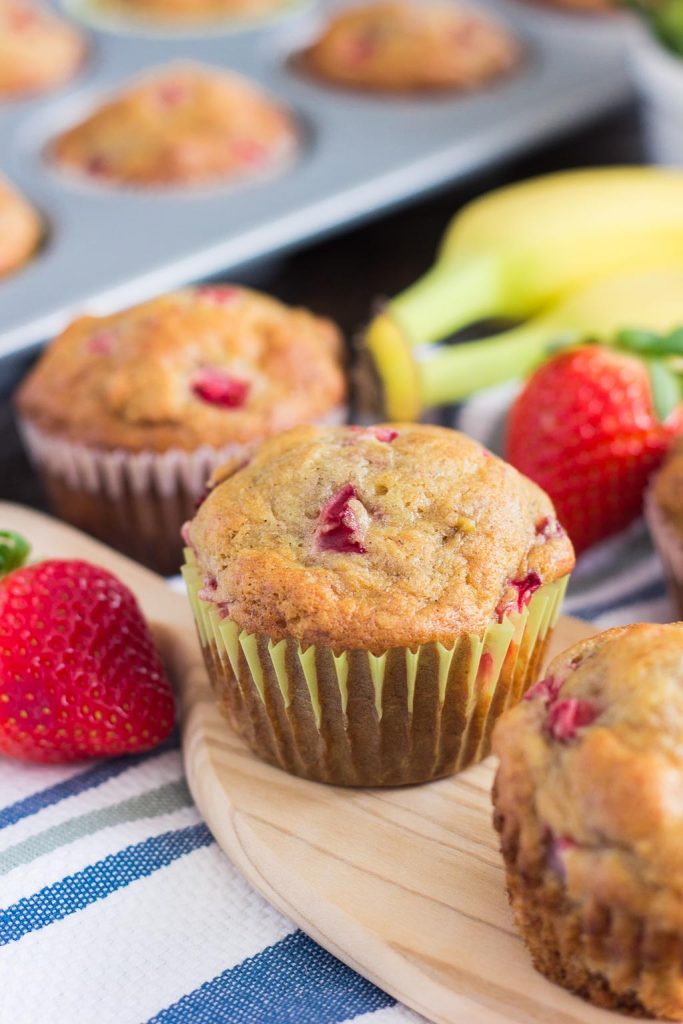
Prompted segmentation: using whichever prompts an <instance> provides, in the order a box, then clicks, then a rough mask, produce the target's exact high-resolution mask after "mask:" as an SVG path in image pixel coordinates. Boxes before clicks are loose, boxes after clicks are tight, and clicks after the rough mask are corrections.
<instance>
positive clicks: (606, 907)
mask: <svg viewBox="0 0 683 1024" xmlns="http://www.w3.org/2000/svg"><path fill="white" fill-rule="evenodd" d="M493 745H494V751H495V753H496V754H497V755H498V757H499V758H500V767H499V769H498V775H497V779H496V784H495V789H494V803H495V808H496V810H495V824H496V827H497V828H498V830H499V832H500V834H501V845H502V851H503V857H504V859H505V864H506V869H507V884H508V891H509V895H510V901H511V903H512V909H513V912H514V916H515V919H516V923H517V926H518V928H519V930H520V931H521V933H522V935H523V937H524V940H525V942H526V944H527V946H528V947H529V950H530V952H531V955H532V958H533V961H534V965H535V966H536V968H537V969H538V970H539V971H540V972H541V973H542V974H545V975H546V976H547V977H548V978H550V980H551V981H554V982H556V983H557V984H559V985H563V986H564V987H565V988H568V989H570V990H571V991H572V992H576V993H577V994H578V995H581V996H583V997H584V998H586V999H589V1000H590V1001H591V1002H593V1003H595V1004H596V1005H598V1006H603V1007H609V1008H613V1009H616V1010H621V1011H623V1012H626V1013H634V1014H639V1015H643V1014H647V1015H654V1016H657V1017H664V1018H669V1017H675V1019H676V1020H680V1019H681V1017H683V858H682V857H681V851H683V818H682V817H681V801H680V793H681V792H682V791H683V624H682V623H674V624H672V625H666V626H663V625H640V626H628V627H625V628H620V629H611V630H608V632H606V633H602V634H601V635H600V636H597V637H594V638H593V639H591V640H586V641H583V642H582V643H580V644H577V645H576V646H575V647H572V648H570V649H569V650H568V651H566V652H565V653H564V654H562V655H560V657H558V658H557V659H556V660H555V661H554V662H553V663H552V664H551V665H550V668H549V669H548V675H547V677H546V678H545V679H544V680H543V681H542V682H540V683H538V684H537V685H536V686H535V687H534V688H533V689H532V690H530V691H529V693H528V694H527V700H526V701H523V702H522V703H521V704H520V705H519V706H518V707H516V708H514V709H513V710H512V711H510V712H509V713H508V714H507V715H505V716H504V717H503V718H502V719H501V721H500V722H499V724H498V725H497V727H496V730H495V733H494V741H493Z"/></svg>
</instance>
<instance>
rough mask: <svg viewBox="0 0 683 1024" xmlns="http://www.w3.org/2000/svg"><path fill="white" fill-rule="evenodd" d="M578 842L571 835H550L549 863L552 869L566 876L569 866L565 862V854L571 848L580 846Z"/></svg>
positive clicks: (561, 876)
mask: <svg viewBox="0 0 683 1024" xmlns="http://www.w3.org/2000/svg"><path fill="white" fill-rule="evenodd" d="M578 845H579V844H578V843H577V841H576V840H575V839H572V837H571V836H555V835H552V834H551V835H550V836H549V842H548V864H549V866H550V867H551V868H552V870H553V871H554V872H555V873H556V874H557V875H559V876H560V878H564V877H565V876H566V874H567V867H566V864H565V859H564V858H565V854H566V853H568V852H569V851H570V850H575V849H576V848H577V847H578Z"/></svg>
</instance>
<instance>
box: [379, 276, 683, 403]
mask: <svg viewBox="0 0 683 1024" xmlns="http://www.w3.org/2000/svg"><path fill="white" fill-rule="evenodd" d="M679 325H683V266H675V267H669V268H664V269H660V270H651V271H648V272H635V273H634V272H631V273H628V274H621V275H618V276H615V277H610V278H606V279H604V280H601V281H597V282H594V283H592V284H590V285H589V286H587V287H584V288H580V289H578V290H577V291H576V292H575V293H574V294H572V295H569V296H566V297H565V298H563V299H562V300H561V301H559V302H558V303H557V304H556V305H555V306H554V307H552V308H551V309H549V310H545V311H544V312H542V313H540V314H538V315H537V316H536V317H533V318H532V319H530V320H529V321H527V323H525V324H522V325H521V326H520V327H516V328H514V329H512V330H509V331H503V332H502V333H500V334H496V335H492V336H489V337H487V338H481V339H479V340H477V341H470V342H463V343H461V344H457V345H453V346H441V347H440V346H432V347H429V348H423V349H411V348H410V347H409V346H407V345H405V343H404V342H403V340H402V339H401V335H400V332H396V333H394V334H393V335H392V334H389V333H383V331H384V328H383V325H380V341H383V342H384V344H385V345H386V347H387V350H386V352H382V353H381V355H382V356H384V357H385V359H386V362H385V365H390V362H391V354H390V351H389V350H391V351H393V352H400V360H399V362H398V363H397V364H396V366H397V368H399V367H400V371H399V373H397V374H394V372H393V369H392V370H391V372H389V373H388V374H387V375H386V376H385V375H383V374H380V376H381V379H382V381H383V383H384V402H385V413H386V415H387V417H388V418H390V419H396V420H405V419H416V418H417V417H418V416H419V415H420V413H421V411H422V410H423V409H425V408H430V407H432V406H435V405H442V404H445V403H449V402H456V401H459V400H460V399H462V398H465V397H466V396H467V395H469V394H471V393H472V392H473V391H476V390H478V389H480V388H483V387H490V386H492V385H494V384H500V383H502V382H503V381H505V380H509V379H511V378H513V377H521V376H524V375H525V374H527V373H528V372H529V371H530V370H532V369H533V368H534V367H535V366H536V364H537V363H538V362H539V361H540V360H542V359H543V358H544V357H545V356H546V355H547V354H549V352H550V351H551V349H552V346H553V345H554V344H563V343H564V344H571V343H576V342H579V341H583V340H590V341H600V342H603V343H609V342H610V341H612V340H614V339H615V337H616V335H617V334H618V332H619V331H620V330H622V329H625V328H639V329H643V330H649V331H655V332H667V331H670V330H672V329H673V328H675V327H677V326H679ZM373 327H374V329H375V331H376V330H377V328H376V325H373ZM397 339H398V340H397ZM376 342H377V334H375V343H376ZM387 352H389V354H388V355H387ZM411 356H412V363H410V362H409V359H410V357H411ZM376 365H379V364H378V362H377V360H376Z"/></svg>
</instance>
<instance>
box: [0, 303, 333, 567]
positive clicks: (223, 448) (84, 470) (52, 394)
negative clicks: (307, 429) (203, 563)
mask: <svg viewBox="0 0 683 1024" xmlns="http://www.w3.org/2000/svg"><path fill="white" fill-rule="evenodd" d="M341 357H342V344H341V337H340V335H339V332H338V331H337V329H336V327H335V326H334V325H333V324H332V323H331V322H330V321H328V320H323V319H321V318H319V317H316V316H313V315H312V314H311V313H308V312H306V311H305V310H301V309H291V308H288V307H287V306H284V305H282V304H281V303H279V302H276V301H275V300H274V299H270V298H267V297H266V296H265V295H260V294H258V293H256V292H252V291H247V290H244V289H240V288H236V287H229V286H211V287H204V288H196V289H188V290H186V291H182V292H178V293H176V294H173V295H167V296H165V297H163V298H159V299H155V300H154V301H152V302H147V303H145V304H144V305H142V306H137V307H135V308H134V309H129V310H126V311H125V312H122V313H118V314H115V315H114V316H109V317H103V318H96V317H91V316H86V317H81V318H80V319H79V320H76V321H75V322H74V323H72V324H71V326H70V327H68V328H67V329H66V330H65V331H64V333H63V334H62V335H61V336H60V337H58V338H57V339H56V341H55V342H54V343H53V344H52V345H51V346H50V347H49V348H47V350H46V351H45V353H44V354H43V356H42V358H41V359H40V360H39V362H38V364H37V365H36V367H35V368H34V369H33V370H32V372H31V373H30V374H29V376H28V378H27V379H26V380H25V381H24V383H23V384H22V386H21V388H20V390H19V392H18V396H17V406H18V412H19V418H20V427H21V429H22V433H23V436H24V440H25V443H26V446H27V448H28V451H29V454H30V455H31V457H32V459H33V461H34V463H35V464H36V466H37V468H38V469H39V471H40V473H41V475H42V477H43V481H44V483H45V486H46V490H47V491H48V494H49V496H50V498H51V500H52V503H53V505H54V508H55V511H56V512H57V513H58V514H59V515H60V516H61V517H62V518H64V519H66V520H67V521H68V522H71V523H73V524H74V525H76V526H79V527H80V528H81V529H84V530H86V531H88V532H89V533H92V534H94V535H95V536H96V537H100V538H101V539H102V540H105V541H107V542H108V543H110V544H112V545H114V546H115V547H117V548H119V549H120V550H122V551H125V552H126V553H128V554H131V555H133V556H134V557H135V558H137V559H139V560H140V561H141V562H144V563H146V564H147V565H149V566H150V567H151V568H154V569H156V570H157V571H159V572H163V573H171V572H177V571H178V569H179V566H180V562H181V555H182V545H181V539H180V528H181V526H182V524H183V522H184V521H185V520H186V519H187V517H188V516H189V515H191V514H192V511H193V509H194V506H195V503H196V501H197V499H198V498H199V497H200V496H201V495H202V494H203V492H204V490H205V485H206V481H207V479H208V477H209V475H210V474H211V472H212V471H213V470H214V469H215V468H216V467H217V466H218V465H220V464H221V463H224V462H225V461H226V460H233V461H234V462H235V463H239V462H240V461H245V460H246V459H247V458H248V456H249V452H250V450H251V448H252V447H254V446H255V445H256V444H258V443H259V442H260V441H262V440H263V439H264V438H266V437H268V436H270V435H271V434H274V433H277V432H278V431H281V430H286V429H287V428H289V427H291V426H294V425H297V424H299V423H308V422H310V421H314V420H315V421H318V420H329V419H335V420H337V421H338V420H339V419H341V418H343V411H344V410H343V406H342V403H343V402H344V398H345V380H344V373H343V370H342V366H341Z"/></svg>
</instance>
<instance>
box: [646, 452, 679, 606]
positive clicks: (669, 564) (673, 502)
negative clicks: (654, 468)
mask: <svg viewBox="0 0 683 1024" xmlns="http://www.w3.org/2000/svg"><path fill="white" fill-rule="evenodd" d="M645 519H646V521H647V524H648V527H649V528H650V535H651V537H652V540H653V541H654V544H655V547H656V548H657V550H658V552H659V556H660V558H661V560H662V565H663V566H664V571H665V573H666V577H667V580H668V583H669V590H670V592H671V596H672V597H673V599H674V601H675V603H676V606H677V608H678V612H679V614H680V615H681V616H683V438H681V439H680V440H678V441H675V442H674V444H673V445H672V447H671V449H670V451H669V454H668V455H667V457H666V459H665V461H664V465H663V466H662V468H661V469H660V470H659V472H658V473H657V474H656V475H655V477H654V479H653V480H652V482H651V484H650V487H649V489H648V492H647V495H646V497H645Z"/></svg>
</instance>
